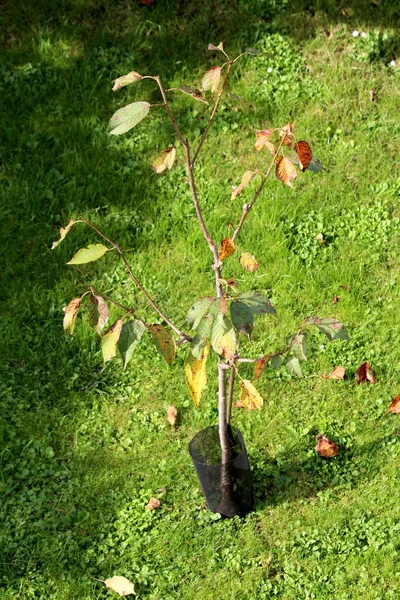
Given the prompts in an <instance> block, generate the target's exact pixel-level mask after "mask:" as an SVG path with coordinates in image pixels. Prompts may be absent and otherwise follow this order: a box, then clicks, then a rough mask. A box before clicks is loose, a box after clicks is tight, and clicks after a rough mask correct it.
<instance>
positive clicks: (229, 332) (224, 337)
mask: <svg viewBox="0 0 400 600" xmlns="http://www.w3.org/2000/svg"><path fill="white" fill-rule="evenodd" d="M211 345H212V347H213V348H214V350H215V352H216V353H217V354H220V355H222V356H224V357H225V358H226V359H227V360H232V359H233V358H234V356H235V354H236V333H235V330H234V328H233V327H232V323H231V322H230V320H229V319H228V318H227V317H224V315H223V314H222V312H220V313H218V315H217V316H216V318H215V319H214V323H213V326H212V330H211Z"/></svg>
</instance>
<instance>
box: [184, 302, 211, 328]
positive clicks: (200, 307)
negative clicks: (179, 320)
mask: <svg viewBox="0 0 400 600" xmlns="http://www.w3.org/2000/svg"><path fill="white" fill-rule="evenodd" d="M213 300H214V298H212V296H206V297H205V298H200V300H196V302H195V303H194V304H193V306H191V307H190V308H189V312H188V314H187V320H188V322H189V323H190V325H191V326H192V328H193V329H197V328H198V326H199V323H200V321H201V319H202V318H203V317H204V315H205V314H206V313H207V312H208V310H209V308H210V306H211V303H212V302H213Z"/></svg>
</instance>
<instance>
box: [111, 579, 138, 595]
mask: <svg viewBox="0 0 400 600" xmlns="http://www.w3.org/2000/svg"><path fill="white" fill-rule="evenodd" d="M104 585H105V586H106V588H108V589H109V590H113V591H114V592H117V594H119V595H120V596H129V595H130V594H134V595H135V596H136V592H135V589H134V586H133V583H132V582H131V581H129V579H127V578H126V577H121V576H120V575H114V577H110V578H109V579H105V581H104Z"/></svg>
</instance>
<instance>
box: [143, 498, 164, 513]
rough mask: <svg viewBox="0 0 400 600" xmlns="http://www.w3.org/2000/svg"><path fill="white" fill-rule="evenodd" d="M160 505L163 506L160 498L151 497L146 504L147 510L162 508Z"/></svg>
mask: <svg viewBox="0 0 400 600" xmlns="http://www.w3.org/2000/svg"><path fill="white" fill-rule="evenodd" d="M160 507H161V502H160V501H159V499H158V498H150V500H149V501H148V503H147V504H146V509H147V510H154V509H155V508H160Z"/></svg>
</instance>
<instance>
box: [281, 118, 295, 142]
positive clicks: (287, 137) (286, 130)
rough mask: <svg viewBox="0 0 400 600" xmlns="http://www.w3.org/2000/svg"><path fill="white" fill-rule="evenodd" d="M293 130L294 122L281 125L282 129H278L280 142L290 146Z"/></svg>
mask: <svg viewBox="0 0 400 600" xmlns="http://www.w3.org/2000/svg"><path fill="white" fill-rule="evenodd" d="M293 131H294V123H288V124H287V125H285V126H284V127H282V129H281V131H280V138H281V141H282V144H284V145H285V146H291V145H292V144H293V140H294V135H293Z"/></svg>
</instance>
